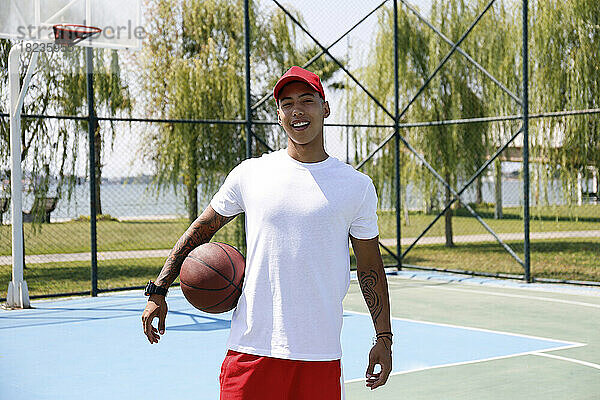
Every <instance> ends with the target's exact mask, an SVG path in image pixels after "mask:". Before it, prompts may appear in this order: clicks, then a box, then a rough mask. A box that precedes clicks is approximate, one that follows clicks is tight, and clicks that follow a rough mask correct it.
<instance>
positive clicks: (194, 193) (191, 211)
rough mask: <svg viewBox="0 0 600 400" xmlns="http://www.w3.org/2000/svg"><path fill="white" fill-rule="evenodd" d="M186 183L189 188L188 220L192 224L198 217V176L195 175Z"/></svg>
mask: <svg viewBox="0 0 600 400" xmlns="http://www.w3.org/2000/svg"><path fill="white" fill-rule="evenodd" d="M191 178H192V177H190V182H188V183H187V184H186V188H187V200H188V201H187V203H188V220H189V222H190V224H191V223H192V222H194V221H195V220H196V218H198V185H196V179H195V178H196V177H193V179H191Z"/></svg>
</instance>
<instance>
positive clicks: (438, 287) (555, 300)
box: [388, 279, 600, 308]
mask: <svg viewBox="0 0 600 400" xmlns="http://www.w3.org/2000/svg"><path fill="white" fill-rule="evenodd" d="M389 284H391V285H398V286H400V285H402V284H401V283H400V282H391V281H390V280H389V279H388V285H389ZM422 287H424V288H427V289H441V290H450V291H454V292H465V293H477V294H487V295H490V296H503V297H514V298H519V299H533V300H540V301H548V302H552V303H563V304H571V305H576V306H584V307H592V308H600V304H594V303H584V302H582V301H573V300H562V299H555V298H552V297H539V296H528V295H524V294H511V293H501V292H489V291H483V290H470V289H459V288H451V287H445V286H428V285H423V286H422Z"/></svg>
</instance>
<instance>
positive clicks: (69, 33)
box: [52, 24, 102, 46]
mask: <svg viewBox="0 0 600 400" xmlns="http://www.w3.org/2000/svg"><path fill="white" fill-rule="evenodd" d="M52 30H53V31H54V43H56V44H59V45H62V46H74V45H76V44H77V43H79V42H81V41H82V40H85V39H87V38H89V37H91V36H94V35H98V34H99V33H100V32H102V29H100V28H96V27H95V26H86V25H75V24H58V25H54V26H53V27H52Z"/></svg>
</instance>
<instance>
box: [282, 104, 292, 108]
mask: <svg viewBox="0 0 600 400" xmlns="http://www.w3.org/2000/svg"><path fill="white" fill-rule="evenodd" d="M291 105H292V103H283V104H282V105H281V108H288V107H290V106H291Z"/></svg>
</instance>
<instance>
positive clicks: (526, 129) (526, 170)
mask: <svg viewBox="0 0 600 400" xmlns="http://www.w3.org/2000/svg"><path fill="white" fill-rule="evenodd" d="M527 9H528V0H523V12H522V14H523V236H524V240H523V253H524V263H525V265H524V267H525V280H526V281H527V282H531V272H530V260H529V65H528V64H529V49H528V40H527V36H528V26H527V20H528V18H527V14H528V10H527Z"/></svg>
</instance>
